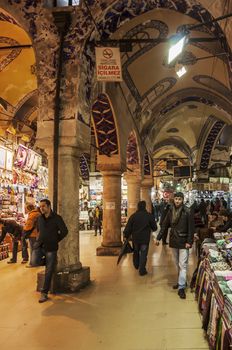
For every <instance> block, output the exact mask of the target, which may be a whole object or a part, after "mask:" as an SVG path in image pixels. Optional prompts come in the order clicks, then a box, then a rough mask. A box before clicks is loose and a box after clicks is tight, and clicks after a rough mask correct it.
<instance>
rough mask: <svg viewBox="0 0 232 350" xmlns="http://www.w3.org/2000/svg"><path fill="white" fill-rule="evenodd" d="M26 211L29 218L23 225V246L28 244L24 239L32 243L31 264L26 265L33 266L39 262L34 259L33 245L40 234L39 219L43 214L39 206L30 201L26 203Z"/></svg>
mask: <svg viewBox="0 0 232 350" xmlns="http://www.w3.org/2000/svg"><path fill="white" fill-rule="evenodd" d="M26 213H27V214H28V217H27V220H26V222H25V225H24V227H23V233H22V247H25V246H26V243H24V241H25V240H26V239H28V240H29V245H30V262H29V265H27V266H26V267H33V266H36V265H37V264H36V263H35V262H34V261H33V260H35V259H33V246H34V244H35V241H36V239H37V237H38V235H39V232H38V229H37V221H38V217H39V216H40V215H41V213H40V210H39V208H36V207H35V206H34V205H33V204H31V203H28V204H27V205H26Z"/></svg>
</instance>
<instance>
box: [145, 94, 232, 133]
mask: <svg viewBox="0 0 232 350" xmlns="http://www.w3.org/2000/svg"><path fill="white" fill-rule="evenodd" d="M188 102H193V103H194V102H198V103H202V104H205V105H206V106H209V107H213V108H215V109H216V110H217V111H218V112H221V114H223V115H224V121H225V122H228V123H230V122H231V114H232V105H231V104H230V103H229V102H228V101H227V100H225V99H224V98H222V97H221V96H219V95H217V94H215V93H213V92H212V91H207V90H205V89H202V88H187V89H182V90H179V91H176V92H175V93H172V94H170V95H168V96H167V97H166V98H164V99H163V100H162V101H161V102H160V103H159V104H158V105H157V106H156V107H155V108H154V109H153V110H152V113H151V115H152V116H153V117H152V118H151V119H149V120H148V122H147V123H146V124H145V125H144V127H143V130H142V135H148V134H151V135H153V131H154V129H155V134H154V135H153V137H154V136H155V135H157V132H158V131H159V130H160V129H161V128H162V127H163V126H164V124H165V122H166V120H167V118H168V114H169V112H171V111H172V110H173V109H175V108H176V107H179V106H180V105H181V104H184V103H188ZM151 125H153V126H152V127H151ZM157 125H159V129H157Z"/></svg>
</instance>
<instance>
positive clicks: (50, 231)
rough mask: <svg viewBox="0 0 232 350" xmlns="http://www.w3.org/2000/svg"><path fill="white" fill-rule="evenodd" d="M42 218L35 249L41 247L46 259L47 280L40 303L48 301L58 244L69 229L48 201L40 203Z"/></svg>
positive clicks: (39, 220) (39, 222) (43, 200)
mask: <svg viewBox="0 0 232 350" xmlns="http://www.w3.org/2000/svg"><path fill="white" fill-rule="evenodd" d="M40 211H41V214H42V215H41V216H40V217H39V218H38V230H39V237H38V240H37V241H36V242H35V244H34V249H37V248H38V247H41V248H42V250H43V253H44V255H45V258H46V268H45V280H44V285H43V288H42V291H41V296H40V299H39V303H43V302H45V301H47V300H48V291H49V289H50V286H51V280H52V275H53V273H54V271H55V267H56V259H57V250H58V243H59V242H60V241H61V240H62V239H63V238H64V237H65V236H66V235H67V234H68V229H67V227H66V225H65V223H64V221H63V219H62V217H61V216H60V215H57V214H55V213H54V212H53V211H52V210H51V202H50V201H49V200H48V199H42V200H41V201H40Z"/></svg>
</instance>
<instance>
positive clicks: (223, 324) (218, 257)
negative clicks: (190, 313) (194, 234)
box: [195, 234, 232, 350]
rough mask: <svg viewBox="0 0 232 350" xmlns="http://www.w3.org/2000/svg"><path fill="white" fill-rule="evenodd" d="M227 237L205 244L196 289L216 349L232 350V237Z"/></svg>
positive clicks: (203, 320)
mask: <svg viewBox="0 0 232 350" xmlns="http://www.w3.org/2000/svg"><path fill="white" fill-rule="evenodd" d="M215 235H217V234H215ZM218 238H220V239H218ZM224 238H225V237H222V236H221V237H216V239H215V243H208V244H205V245H203V251H204V253H205V255H204V257H203V258H202V260H201V262H200V264H199V268H198V275H197V281H196V290H195V292H196V299H197V301H198V306H199V311H200V313H201V315H202V323H203V329H204V330H205V332H206V336H207V339H208V341H209V345H210V349H216V350H229V349H230V350H231V349H232V264H231V262H232V260H231V253H232V250H231V248H230V246H231V244H230V242H231V241H232V236H230V235H227V237H226V240H225V239H224Z"/></svg>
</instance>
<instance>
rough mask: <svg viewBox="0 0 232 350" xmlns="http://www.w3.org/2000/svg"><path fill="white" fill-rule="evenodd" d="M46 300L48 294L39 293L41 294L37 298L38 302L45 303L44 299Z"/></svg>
mask: <svg viewBox="0 0 232 350" xmlns="http://www.w3.org/2000/svg"><path fill="white" fill-rule="evenodd" d="M47 300H48V295H47V294H46V293H41V296H40V298H39V303H45V301H47Z"/></svg>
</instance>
